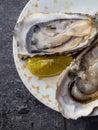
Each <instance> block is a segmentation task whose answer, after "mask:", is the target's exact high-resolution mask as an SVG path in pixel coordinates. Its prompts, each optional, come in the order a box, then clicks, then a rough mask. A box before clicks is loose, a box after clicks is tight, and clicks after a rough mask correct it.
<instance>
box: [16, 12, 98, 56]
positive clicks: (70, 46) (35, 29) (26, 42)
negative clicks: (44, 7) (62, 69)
mask: <svg viewBox="0 0 98 130" xmlns="http://www.w3.org/2000/svg"><path fill="white" fill-rule="evenodd" d="M96 33H97V30H96V26H95V24H94V22H93V20H92V18H91V17H90V16H88V15H84V14H75V13H70V14H64V13H48V14H43V13H33V14H32V15H31V16H29V17H27V18H24V19H23V20H22V21H21V22H19V23H17V25H16V26H15V38H16V40H17V43H18V44H19V46H18V54H19V55H20V56H21V55H22V56H30V57H32V56H34V55H44V54H55V53H59V54H62V53H65V54H71V53H76V52H77V51H79V50H80V49H82V48H85V47H86V46H89V44H90V43H91V41H92V40H93V39H94V38H95V35H96Z"/></svg>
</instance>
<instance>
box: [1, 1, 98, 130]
mask: <svg viewBox="0 0 98 130" xmlns="http://www.w3.org/2000/svg"><path fill="white" fill-rule="evenodd" d="M27 2H28V0H0V130H92V129H94V130H95V127H96V130H98V118H97V117H95V118H83V119H79V120H77V121H73V120H66V119H64V118H63V117H62V116H61V114H59V113H58V112H55V111H53V110H51V109H49V108H47V107H46V106H44V105H43V104H41V103H40V102H39V101H38V100H36V99H35V98H34V97H33V96H32V95H31V94H30V93H29V92H28V90H27V89H26V88H25V86H24V85H23V83H22V81H21V80H20V78H19V76H18V74H17V71H16V68H15V65H14V61H13V56H12V36H13V28H14V25H15V23H16V21H17V18H18V16H19V14H20V12H21V11H22V9H23V7H24V6H25V4H26V3H27ZM90 124H91V125H90Z"/></svg>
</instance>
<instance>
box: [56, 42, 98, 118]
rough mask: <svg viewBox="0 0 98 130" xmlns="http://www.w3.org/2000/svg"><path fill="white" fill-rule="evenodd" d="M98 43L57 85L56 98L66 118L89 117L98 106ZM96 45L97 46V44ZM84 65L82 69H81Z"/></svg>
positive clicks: (84, 52) (87, 51)
mask: <svg viewBox="0 0 98 130" xmlns="http://www.w3.org/2000/svg"><path fill="white" fill-rule="evenodd" d="M96 42H98V40H97V41H95V42H94V44H93V47H89V48H87V49H86V50H84V51H83V52H82V53H81V54H80V55H79V56H78V58H77V59H76V60H74V61H73V62H72V63H71V65H70V66H69V67H68V68H67V70H65V71H64V72H63V73H62V74H61V76H60V78H59V79H58V83H57V86H58V88H57V93H56V98H57V100H58V103H59V109H60V112H61V113H62V114H63V116H64V117H66V118H72V119H77V118H79V117H81V116H87V115H89V114H90V113H91V112H92V111H93V109H94V108H95V107H97V106H98V43H96ZM95 43H96V44H95ZM81 64H82V67H81Z"/></svg>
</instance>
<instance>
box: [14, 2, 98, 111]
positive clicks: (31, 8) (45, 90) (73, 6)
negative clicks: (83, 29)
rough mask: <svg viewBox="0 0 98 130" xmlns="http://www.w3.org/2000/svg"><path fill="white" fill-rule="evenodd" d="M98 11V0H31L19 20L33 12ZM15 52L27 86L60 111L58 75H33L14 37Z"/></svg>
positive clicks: (47, 104) (17, 65)
mask: <svg viewBox="0 0 98 130" xmlns="http://www.w3.org/2000/svg"><path fill="white" fill-rule="evenodd" d="M97 11H98V0H93V1H92V0H30V1H29V2H28V3H27V5H26V6H25V8H24V9H23V11H22V13H21V15H20V17H19V19H18V21H17V22H19V21H21V20H22V19H23V18H24V17H25V16H28V17H29V15H30V14H31V13H32V12H44V13H47V12H75V13H76V12H77V13H89V14H94V13H96V12H97ZM13 54H14V60H15V64H16V68H17V71H18V73H19V75H20V78H21V80H22V81H23V83H24V84H25V86H26V88H27V89H28V90H29V91H30V92H31V93H32V94H33V95H34V96H35V97H36V98H37V99H38V100H39V101H41V102H42V103H43V104H45V105H46V106H48V107H50V108H52V109H54V110H56V111H58V104H57V101H56V99H55V92H56V81H57V78H58V76H56V77H52V78H43V79H39V78H38V77H36V76H34V75H32V74H31V73H30V72H29V70H28V68H27V65H26V63H25V62H23V61H21V60H20V59H19V58H18V57H17V44H16V40H15V37H13Z"/></svg>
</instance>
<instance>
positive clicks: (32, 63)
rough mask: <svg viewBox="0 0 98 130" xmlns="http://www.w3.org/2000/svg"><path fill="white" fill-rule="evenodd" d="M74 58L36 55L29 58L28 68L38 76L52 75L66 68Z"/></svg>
mask: <svg viewBox="0 0 98 130" xmlns="http://www.w3.org/2000/svg"><path fill="white" fill-rule="evenodd" d="M72 59H73V58H72V57H71V56H70V57H69V56H53V55H52V56H35V57H32V58H29V59H28V68H29V70H30V72H31V73H32V74H34V75H36V76H38V77H51V76H55V75H58V74H60V73H61V72H62V71H63V70H64V69H66V67H67V66H68V65H69V64H70V63H71V61H72Z"/></svg>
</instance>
